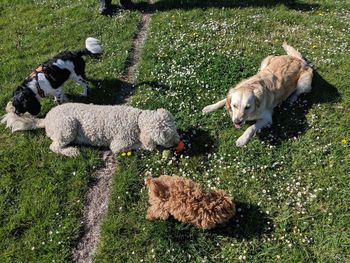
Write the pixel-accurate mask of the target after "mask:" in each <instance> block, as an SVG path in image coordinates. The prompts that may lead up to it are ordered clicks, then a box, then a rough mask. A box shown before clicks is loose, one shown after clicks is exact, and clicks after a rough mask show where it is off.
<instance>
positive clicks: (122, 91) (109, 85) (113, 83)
mask: <svg viewBox="0 0 350 263" xmlns="http://www.w3.org/2000/svg"><path fill="white" fill-rule="evenodd" d="M89 82H90V83H92V84H93V86H94V87H93V88H90V89H89V91H88V96H87V97H83V96H80V95H78V96H77V95H69V94H68V95H67V97H68V99H69V101H72V102H81V103H92V104H98V105H115V104H122V103H124V102H125V100H126V99H127V98H128V97H129V96H130V95H131V93H130V90H132V89H133V85H132V84H131V83H129V82H126V81H123V80H120V79H103V80H99V79H93V80H91V79H90V80H89Z"/></svg>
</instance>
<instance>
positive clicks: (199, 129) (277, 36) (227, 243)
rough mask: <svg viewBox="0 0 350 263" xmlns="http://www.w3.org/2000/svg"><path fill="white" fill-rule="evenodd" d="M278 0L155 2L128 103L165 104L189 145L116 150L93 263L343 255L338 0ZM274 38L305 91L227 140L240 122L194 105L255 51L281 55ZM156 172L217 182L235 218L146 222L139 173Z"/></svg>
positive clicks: (341, 13)
mask: <svg viewBox="0 0 350 263" xmlns="http://www.w3.org/2000/svg"><path fill="white" fill-rule="evenodd" d="M241 2H243V3H244V4H243V5H240V4H239V3H241ZM279 2H280V1H227V2H220V1H216V2H215V3H216V4H211V3H209V2H207V1H181V3H182V4H179V1H159V2H157V3H156V4H155V6H156V7H157V8H159V12H156V13H155V14H154V15H153V20H152V24H151V29H150V32H149V36H148V39H147V43H146V47H145V49H144V51H143V56H142V63H141V68H140V75H139V78H138V81H139V83H140V84H139V85H138V87H137V91H136V94H135V96H134V98H133V102H132V103H133V104H134V105H135V106H138V107H142V108H150V109H155V108H158V107H164V108H167V109H169V110H170V111H171V112H172V113H173V114H174V115H175V116H176V121H177V123H178V126H179V128H180V129H181V130H182V131H183V132H182V134H183V135H184V137H185V138H186V140H187V142H188V143H189V144H190V148H189V149H188V150H187V151H186V152H185V153H184V154H183V155H181V156H175V157H174V158H173V159H170V160H162V159H161V151H159V152H154V153H137V154H136V155H135V156H133V157H130V158H122V157H120V159H119V162H120V165H119V169H118V170H117V172H116V176H115V181H114V188H113V193H112V197H111V202H110V207H109V212H108V215H107V217H106V219H105V221H104V225H103V228H102V240H101V242H100V246H99V250H98V253H97V255H96V257H95V261H96V262H111V258H112V259H113V260H112V261H114V262H237V261H248V262H316V261H317V262H348V261H349V260H350V258H349V245H350V240H349V229H348V226H349V223H350V220H349V209H348V207H347V205H346V204H347V203H348V202H349V184H348V175H349V172H350V170H349V166H348V163H349V161H350V150H349V140H350V117H349V103H350V91H349V83H350V81H349V78H348V75H349V74H348V72H349V70H350V64H349V62H348V61H349V59H350V55H349V54H350V53H349V51H350V46H349V44H350V42H349V41H350V39H349V33H350V31H349V28H350V13H349V11H348V10H349V8H350V3H349V2H346V1H298V2H296V1H289V4H283V1H281V3H279ZM220 3H221V4H222V6H220ZM264 3H265V4H266V5H265V6H264ZM284 40H286V41H288V43H289V44H291V45H292V46H294V47H296V48H297V49H298V50H299V51H300V52H301V53H302V54H303V55H304V56H306V57H307V58H308V59H309V60H310V61H312V62H313V63H314V64H315V65H316V68H317V73H316V74H315V78H314V81H313V91H312V93H311V94H308V95H305V96H303V97H301V98H300V100H299V101H298V103H296V104H295V105H292V106H289V105H287V104H284V105H282V106H281V107H279V108H277V109H276V112H275V115H274V125H273V126H272V127H271V128H269V129H265V130H263V131H262V133H260V134H259V135H258V136H256V137H255V139H254V140H253V141H252V142H250V143H249V144H248V145H247V146H246V147H244V148H242V149H240V148H237V147H235V141H236V139H237V138H238V137H239V136H240V135H241V134H242V132H243V131H242V130H234V129H233V127H232V123H231V121H230V118H229V117H228V116H227V113H226V112H224V110H221V111H218V112H215V113H212V114H210V115H205V116H203V115H202V114H201V109H202V108H203V107H204V106H206V105H208V104H209V103H213V102H215V101H217V100H219V99H222V98H223V97H224V96H225V94H226V92H227V89H228V88H229V87H230V86H231V85H234V84H235V83H237V82H238V81H240V80H241V79H243V78H246V77H248V76H251V75H252V74H254V73H255V72H256V71H257V69H258V67H259V65H260V62H261V60H262V59H263V58H264V57H266V56H267V55H270V54H284V51H283V49H282V48H281V44H282V42H283V41H284ZM246 127H247V126H245V127H244V128H246ZM162 174H168V175H171V174H176V175H182V176H185V177H187V178H191V179H194V180H196V181H197V182H200V183H202V184H203V185H204V186H205V187H207V188H222V189H225V190H226V191H228V192H229V193H231V194H232V196H234V197H235V199H236V201H237V206H238V214H237V216H236V217H235V218H234V219H233V220H232V222H230V224H229V225H228V226H226V227H224V228H222V229H218V230H214V231H201V230H198V229H195V228H194V227H191V226H188V225H184V224H181V223H178V222H175V221H171V220H170V221H167V222H161V221H156V222H150V221H147V220H146V219H145V214H146V210H147V193H146V191H145V188H144V186H143V179H144V177H145V175H153V176H159V175H162Z"/></svg>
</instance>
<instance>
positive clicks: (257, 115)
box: [202, 43, 313, 147]
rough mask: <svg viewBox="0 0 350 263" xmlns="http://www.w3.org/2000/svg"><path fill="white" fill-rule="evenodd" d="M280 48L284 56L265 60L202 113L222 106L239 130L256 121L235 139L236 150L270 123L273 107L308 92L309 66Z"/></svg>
mask: <svg viewBox="0 0 350 263" xmlns="http://www.w3.org/2000/svg"><path fill="white" fill-rule="evenodd" d="M282 47H283V48H284V50H285V51H286V52H287V55H283V56H268V57H266V58H265V59H264V60H263V61H262V62H261V66H260V69H259V71H258V73H257V74H256V75H254V76H253V77H251V78H249V79H246V80H243V81H242V82H240V83H239V84H238V85H237V86H236V87H234V88H231V89H230V90H229V92H228V94H227V97H226V98H225V99H223V100H220V101H219V102H217V103H214V104H211V105H208V106H206V107H204V108H203V110H202V112H203V113H204V114H206V113H209V112H212V111H215V110H217V109H219V108H222V107H224V106H226V109H227V111H228V112H229V114H230V115H231V118H232V121H233V123H234V126H235V127H236V128H241V126H242V124H243V123H244V122H245V121H247V120H255V121H256V122H255V124H253V125H251V126H250V127H249V128H248V129H247V130H246V131H245V132H244V133H243V135H242V136H241V137H239V138H238V140H237V141H236V145H237V146H238V147H241V146H243V145H245V144H247V143H248V141H249V140H250V139H251V138H252V137H253V136H254V134H255V133H256V132H257V131H258V130H260V129H262V128H264V127H266V126H268V125H270V124H271V123H272V112H273V109H274V108H275V107H276V106H277V105H279V104H280V103H282V102H283V101H284V100H286V99H287V98H288V97H289V100H290V102H291V103H292V102H294V101H296V100H297V98H298V96H299V95H300V94H302V93H306V92H310V91H311V82H312V77H313V70H312V67H311V65H309V64H308V63H307V62H306V61H305V59H304V58H303V57H302V55H301V54H300V53H299V52H298V51H297V50H295V49H294V48H293V47H291V46H289V45H288V44H286V43H284V44H283V45H282Z"/></svg>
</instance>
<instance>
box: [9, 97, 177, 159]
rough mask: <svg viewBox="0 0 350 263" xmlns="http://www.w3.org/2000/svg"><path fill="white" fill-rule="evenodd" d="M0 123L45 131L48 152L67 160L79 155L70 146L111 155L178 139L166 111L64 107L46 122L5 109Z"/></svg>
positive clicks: (48, 116) (49, 116) (71, 105)
mask: <svg viewBox="0 0 350 263" xmlns="http://www.w3.org/2000/svg"><path fill="white" fill-rule="evenodd" d="M2 123H6V124H7V127H9V128H12V131H20V130H31V129H39V128H45V129H46V134H47V136H48V137H50V138H51V140H52V144H51V145H50V149H51V150H52V151H53V152H56V153H60V154H63V155H67V156H77V155H79V154H80V151H79V150H78V148H76V147H73V146H70V144H86V145H92V146H102V147H109V148H110V149H111V150H112V152H113V153H117V152H120V151H125V150H129V149H137V148H143V149H146V150H154V148H155V147H156V146H157V145H161V146H164V147H171V146H173V145H175V144H176V143H177V142H178V141H179V139H180V137H179V135H178V133H177V131H176V126H175V123H174V118H173V116H172V115H171V113H170V112H169V111H167V110H165V109H158V110H152V111H151V110H140V109H137V108H133V107H129V106H100V105H92V104H81V103H66V104H63V105H59V106H57V107H54V108H53V109H51V110H50V111H49V112H48V113H47V115H46V117H45V119H38V118H34V117H32V116H30V117H29V116H18V115H16V114H15V113H13V112H12V111H11V109H8V113H7V114H6V115H5V116H4V117H3V120H2Z"/></svg>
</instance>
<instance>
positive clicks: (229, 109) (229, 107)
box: [225, 96, 231, 111]
mask: <svg viewBox="0 0 350 263" xmlns="http://www.w3.org/2000/svg"><path fill="white" fill-rule="evenodd" d="M225 109H226V110H227V111H231V97H230V96H227V98H226V104H225Z"/></svg>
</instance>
